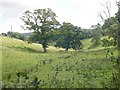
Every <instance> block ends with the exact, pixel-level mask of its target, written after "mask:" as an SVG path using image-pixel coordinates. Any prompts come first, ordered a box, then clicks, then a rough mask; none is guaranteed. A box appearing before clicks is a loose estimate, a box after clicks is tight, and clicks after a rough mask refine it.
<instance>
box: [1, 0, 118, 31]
mask: <svg viewBox="0 0 120 90" xmlns="http://www.w3.org/2000/svg"><path fill="white" fill-rule="evenodd" d="M106 1H110V2H111V16H112V15H114V14H115V13H116V12H117V6H116V3H115V0H0V33H1V32H7V31H10V26H11V25H12V30H13V31H14V32H20V33H22V32H28V31H25V30H22V28H21V26H22V25H23V22H22V20H21V19H20V17H21V16H22V13H24V12H25V11H26V10H34V9H40V8H51V9H52V11H53V12H55V13H56V14H57V16H58V18H57V19H58V21H59V22H60V23H62V22H63V21H65V22H70V23H72V24H74V25H77V26H80V27H82V28H90V27H91V25H95V24H97V23H98V22H100V21H101V19H100V18H99V17H98V13H99V12H101V11H104V10H105V7H103V6H102V5H101V3H102V4H105V3H106Z"/></svg>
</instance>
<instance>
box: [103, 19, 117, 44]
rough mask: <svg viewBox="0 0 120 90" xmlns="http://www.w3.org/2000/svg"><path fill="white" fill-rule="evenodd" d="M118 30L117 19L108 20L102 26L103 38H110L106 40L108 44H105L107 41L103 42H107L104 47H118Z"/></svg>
mask: <svg viewBox="0 0 120 90" xmlns="http://www.w3.org/2000/svg"><path fill="white" fill-rule="evenodd" d="M117 30H118V24H117V19H116V18H115V17H111V18H108V19H107V20H106V21H105V23H104V24H103V26H102V33H103V36H108V38H106V41H107V43H108V44H107V43H106V42H105V39H104V40H103V41H102V42H105V43H104V44H106V45H104V46H110V45H112V46H116V45H117V36H118V35H117V33H118V32H117ZM111 38H112V39H111ZM112 43H113V44H112Z"/></svg>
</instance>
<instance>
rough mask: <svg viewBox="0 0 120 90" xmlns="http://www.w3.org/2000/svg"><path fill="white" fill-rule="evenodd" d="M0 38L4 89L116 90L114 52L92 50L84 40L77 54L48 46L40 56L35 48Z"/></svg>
mask: <svg viewBox="0 0 120 90" xmlns="http://www.w3.org/2000/svg"><path fill="white" fill-rule="evenodd" d="M0 38H1V39H2V81H3V83H2V86H3V87H4V88H8V87H9V88H14V87H16V88H28V87H29V88H31V87H35V88H38V87H39V88H116V87H118V86H117V85H118V83H117V80H118V76H117V74H118V68H117V63H116V60H117V56H118V51H117V49H116V48H114V47H108V48H104V47H102V46H97V47H92V43H91V42H90V39H85V40H83V41H82V42H83V45H84V48H83V50H80V51H74V50H69V51H65V49H63V48H55V47H53V46H49V48H47V50H48V52H47V53H42V46H41V45H39V44H36V43H33V44H28V43H27V42H24V41H22V40H18V39H14V38H9V37H3V36H0ZM108 50H109V52H108ZM107 52H108V53H107ZM106 55H107V57H106Z"/></svg>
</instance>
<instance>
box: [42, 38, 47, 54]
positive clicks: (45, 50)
mask: <svg viewBox="0 0 120 90" xmlns="http://www.w3.org/2000/svg"><path fill="white" fill-rule="evenodd" d="M42 47H43V50H44V51H43V52H44V53H45V52H47V49H46V48H47V41H46V40H44V41H43V44H42Z"/></svg>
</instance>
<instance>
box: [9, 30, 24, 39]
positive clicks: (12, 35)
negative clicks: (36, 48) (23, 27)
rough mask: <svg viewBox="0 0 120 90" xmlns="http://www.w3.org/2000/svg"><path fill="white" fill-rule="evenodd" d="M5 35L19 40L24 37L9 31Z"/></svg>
mask: <svg viewBox="0 0 120 90" xmlns="http://www.w3.org/2000/svg"><path fill="white" fill-rule="evenodd" d="M7 36H8V37H12V38H16V39H20V40H25V37H24V36H23V35H22V34H20V33H18V32H11V31H9V32H7Z"/></svg>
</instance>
